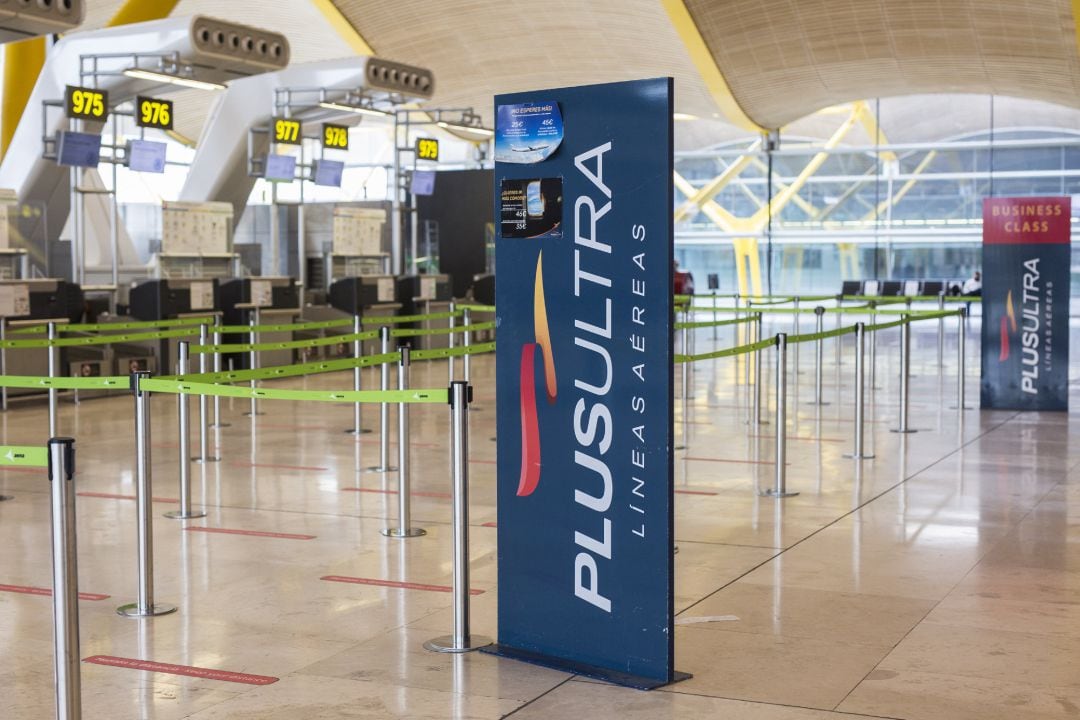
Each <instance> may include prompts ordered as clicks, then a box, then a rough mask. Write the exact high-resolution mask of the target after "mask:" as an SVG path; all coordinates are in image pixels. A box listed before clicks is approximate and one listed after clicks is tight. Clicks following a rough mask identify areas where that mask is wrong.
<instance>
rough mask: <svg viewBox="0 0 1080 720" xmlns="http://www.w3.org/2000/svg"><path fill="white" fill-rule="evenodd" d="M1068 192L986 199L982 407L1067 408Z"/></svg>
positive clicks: (1070, 251) (1069, 250) (1070, 247)
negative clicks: (1042, 195)
mask: <svg viewBox="0 0 1080 720" xmlns="http://www.w3.org/2000/svg"><path fill="white" fill-rule="evenodd" d="M1070 200H1071V199H1070V198H1068V197H1019V198H987V199H985V200H984V201H983V282H982V315H983V322H982V384H981V392H980V405H981V407H983V408H994V409H1008V410H1068V409H1069V285H1070V280H1071V278H1070V264H1071V253H1072V246H1071V244H1070V239H1071V238H1070V234H1071V231H1072V227H1071V226H1072V218H1071V216H1072V211H1071V202H1070Z"/></svg>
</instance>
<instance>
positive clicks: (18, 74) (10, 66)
mask: <svg viewBox="0 0 1080 720" xmlns="http://www.w3.org/2000/svg"><path fill="white" fill-rule="evenodd" d="M44 65H45V38H43V37H37V38H30V39H29V40H19V41H18V42H13V43H8V44H7V45H5V46H4V84H3V85H2V86H0V92H2V93H3V98H2V100H0V158H3V156H4V155H5V154H6V153H7V149H8V146H9V145H10V144H11V138H13V137H14V136H15V128H17V127H18V126H19V120H21V119H22V114H23V110H24V109H25V108H26V102H27V100H29V99H30V93H31V92H33V90H34V84H35V83H36V82H37V78H38V75H39V74H40V73H41V68H42V67H43V66H44Z"/></svg>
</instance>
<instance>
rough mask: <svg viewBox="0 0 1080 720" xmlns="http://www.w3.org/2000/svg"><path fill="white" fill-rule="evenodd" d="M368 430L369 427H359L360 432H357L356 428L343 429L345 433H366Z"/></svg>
mask: <svg viewBox="0 0 1080 720" xmlns="http://www.w3.org/2000/svg"><path fill="white" fill-rule="evenodd" d="M370 432H371V428H360V432H357V431H356V428H349V429H348V430H345V431H344V433H345V434H346V435H367V434H368V433H370Z"/></svg>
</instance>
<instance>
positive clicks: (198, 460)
mask: <svg viewBox="0 0 1080 720" xmlns="http://www.w3.org/2000/svg"><path fill="white" fill-rule="evenodd" d="M191 462H193V463H199V464H200V465H202V464H203V463H212V462H221V458H219V457H205V458H204V457H193V458H191Z"/></svg>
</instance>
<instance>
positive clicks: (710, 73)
mask: <svg viewBox="0 0 1080 720" xmlns="http://www.w3.org/2000/svg"><path fill="white" fill-rule="evenodd" d="M661 4H663V6H664V9H665V10H667V14H668V17H669V18H671V25H672V27H674V28H675V32H677V33H678V34H679V37H681V38H682V41H683V44H684V45H685V46H686V51H687V52H688V53H689V54H690V59H691V60H693V62H694V66H695V67H697V71H698V74H700V75H701V79H702V80H703V81H704V82H705V87H707V88H708V89H709V94H710V95H712V98H713V100H714V101H715V102H716V105H717V107H719V108H720V112H722V113H723V114H724V117H726V118H727V119H728V121H729V122H731V123H732V124H733V125H737V126H738V127H741V128H743V129H744V130H750V131H752V132H755V133H766V132H768V128H764V127H762V126H761V125H758V124H757V123H756V122H754V120H753V118H751V117H750V116H749V115H747V114H746V112H745V111H744V110H743V109H742V107H741V106H740V105H739V101H738V100H736V99H735V95H734V94H732V92H731V88H730V87H729V86H728V84H727V80H725V79H724V75H723V73H721V72H720V68H719V67H717V65H716V58H714V57H713V54H712V51H711V50H709V46H708V45H706V44H705V39H704V38H703V37H701V31H699V30H698V26H697V23H696V22H694V18H693V17H692V16H691V15H690V11H689V10H687V9H686V5H685V4H684V3H683V0H661Z"/></svg>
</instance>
